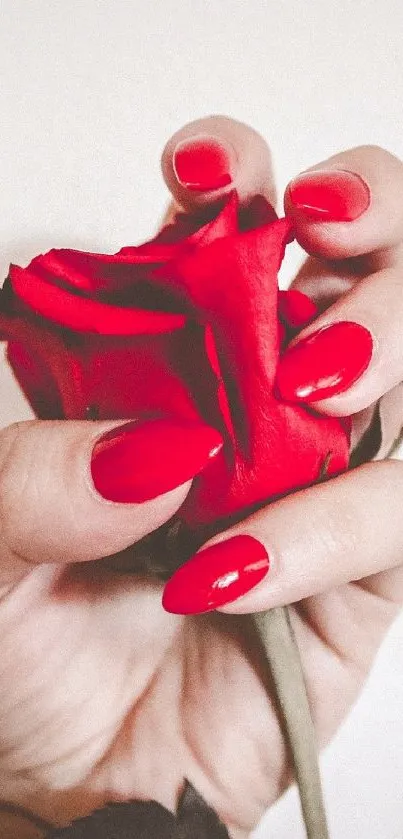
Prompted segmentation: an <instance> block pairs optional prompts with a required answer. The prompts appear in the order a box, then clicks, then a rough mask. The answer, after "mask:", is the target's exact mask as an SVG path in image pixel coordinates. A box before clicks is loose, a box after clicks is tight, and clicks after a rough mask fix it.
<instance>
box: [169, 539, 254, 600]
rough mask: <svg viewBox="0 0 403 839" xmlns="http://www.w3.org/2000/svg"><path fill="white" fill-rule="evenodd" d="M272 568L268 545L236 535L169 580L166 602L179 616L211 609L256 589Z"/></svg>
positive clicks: (211, 549) (187, 563) (211, 548)
mask: <svg viewBox="0 0 403 839" xmlns="http://www.w3.org/2000/svg"><path fill="white" fill-rule="evenodd" d="M268 570H269V557H268V555H267V551H266V548H265V547H264V546H263V545H262V544H261V542H258V540H257V539H254V538H253V536H233V537H232V538H231V539H227V540H226V541H225V542H219V543H218V544H217V545H212V546H211V547H210V548H205V549H204V550H203V551H200V552H199V553H197V554H195V556H193V557H192V559H190V560H189V562H186V563H185V565H182V567H181V568H179V570H178V571H176V573H175V574H174V575H173V577H171V579H170V580H169V581H168V582H167V584H166V586H165V589H164V594H163V598H162V605H163V607H164V609H165V610H166V611H167V612H173V613H174V614H176V615H196V614H199V613H200V612H211V611H212V610H213V609H217V608H218V607H219V606H224V605H225V604H226V603H231V602H232V601H233V600H236V599H237V598H238V597H241V596H242V595H243V594H246V592H248V591H250V589H251V588H254V586H256V585H257V584H258V583H260V581H261V580H263V578H264V577H265V576H266V574H267V572H268Z"/></svg>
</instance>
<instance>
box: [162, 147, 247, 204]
mask: <svg viewBox="0 0 403 839" xmlns="http://www.w3.org/2000/svg"><path fill="white" fill-rule="evenodd" d="M236 161H237V155H236V152H235V149H234V148H233V146H232V145H230V143H228V142H226V141H225V140H222V139H221V138H218V137H213V136H210V135H209V134H198V135H197V136H195V137H190V138H189V139H187V140H182V142H181V143H178V145H177V146H176V148H175V151H174V155H173V168H174V172H175V175H176V177H177V179H178V181H179V183H181V184H182V186H185V187H186V189H190V190H193V191H194V192H207V191H208V190H214V189H220V188H221V187H224V186H228V184H230V183H231V182H232V179H233V177H232V176H233V173H234V170H235V168H236Z"/></svg>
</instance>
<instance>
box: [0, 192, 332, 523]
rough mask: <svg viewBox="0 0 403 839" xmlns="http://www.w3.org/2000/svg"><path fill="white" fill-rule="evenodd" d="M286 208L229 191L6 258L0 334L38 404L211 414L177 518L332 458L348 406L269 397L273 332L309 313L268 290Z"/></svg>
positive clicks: (280, 342) (284, 336) (277, 492)
mask: <svg viewBox="0 0 403 839" xmlns="http://www.w3.org/2000/svg"><path fill="white" fill-rule="evenodd" d="M291 239H292V230H291V225H290V222H289V220H288V219H285V218H281V219H278V218H277V217H276V214H275V212H274V210H273V208H272V207H271V206H270V204H268V202H267V201H266V200H265V199H264V198H262V197H261V196H257V197H256V198H255V199H254V200H253V201H252V202H251V204H250V206H249V207H248V208H246V209H242V210H241V209H240V208H239V205H238V199H237V195H236V193H232V194H231V196H230V197H229V198H228V200H226V203H225V205H224V206H223V207H222V208H221V209H220V210H219V211H217V212H216V215H215V216H214V217H211V215H210V217H206V216H205V217H204V218H203V217H202V216H201V215H198V216H194V217H192V218H189V217H187V216H185V215H182V214H178V215H177V216H176V218H175V220H174V222H173V224H171V225H169V226H167V227H165V228H164V229H163V230H162V232H161V233H160V234H159V235H157V236H156V237H155V238H154V239H153V240H151V241H150V242H147V243H145V244H143V245H140V246H139V247H125V248H122V250H120V251H119V253H117V254H113V255H108V254H96V253H85V252H81V251H77V250H65V249H61V250H51V251H49V252H48V253H47V254H45V255H40V256H37V257H36V258H35V259H33V260H32V262H31V263H30V264H29V265H28V267H27V268H20V267H18V266H16V265H12V266H11V267H10V273H9V277H8V279H7V280H6V282H5V284H4V287H3V290H2V292H1V297H0V333H1V335H0V337H2V338H3V339H4V340H7V341H8V359H9V362H10V364H11V366H12V368H13V370H14V373H15V376H16V378H17V380H18V381H19V383H20V385H21V387H22V388H23V390H24V393H25V395H26V396H27V398H28V400H29V402H30V404H31V406H32V408H33V410H34V411H35V413H36V415H37V416H38V417H40V418H68V419H86V418H87V419H89V418H94V419H95V418H96V419H129V418H130V419H139V420H145V419H150V420H151V419H153V418H161V417H170V418H173V419H174V418H178V419H180V420H182V421H187V420H188V421H190V422H194V421H200V420H202V421H203V422H204V423H208V424H209V425H211V426H214V427H215V428H216V429H217V430H218V431H219V432H220V433H221V435H222V437H223V439H224V446H223V448H222V450H221V452H220V453H219V454H218V455H217V456H216V457H215V458H213V459H212V461H211V463H210V465H209V466H208V467H207V468H206V469H205V470H204V471H203V473H202V474H200V475H199V476H198V477H197V478H196V479H195V480H194V482H193V485H192V488H191V491H190V493H189V495H188V497H187V499H186V501H185V503H184V505H183V507H182V508H181V511H180V518H181V519H182V521H184V522H186V524H187V525H190V526H191V527H197V526H200V525H208V526H210V525H212V524H213V523H216V522H219V521H220V522H221V524H223V523H224V522H226V523H227V522H228V521H231V520H234V519H235V518H237V517H238V518H239V517H241V515H242V516H244V515H245V514H247V513H248V512H250V511H252V510H253V509H256V508H257V507H259V506H261V505H263V504H265V503H267V502H268V501H269V500H270V499H273V498H274V497H278V496H281V495H284V494H287V493H289V492H291V491H292V490H296V489H298V488H302V487H305V486H308V485H310V484H312V483H314V482H315V481H318V480H319V479H320V478H321V477H322V476H323V473H324V471H325V472H326V474H327V475H333V474H336V473H339V472H341V471H342V470H344V469H345V468H346V467H347V464H348V457H349V422H348V420H344V419H338V418H332V417H327V416H322V415H319V414H317V413H316V412H315V411H314V410H313V409H312V408H308V407H305V406H303V405H295V404H291V403H287V402H285V401H283V400H282V399H281V398H279V397H278V396H277V395H276V391H275V377H276V368H277V363H278V359H279V353H280V352H281V348H282V347H284V346H285V345H286V344H287V342H288V341H289V339H290V337H292V336H293V335H294V334H296V331H297V330H298V329H300V328H301V327H302V326H304V325H305V324H306V323H307V322H309V320H311V319H312V318H313V317H314V316H315V307H314V305H313V303H312V302H311V301H310V300H309V298H307V297H305V295H302V294H301V293H300V292H296V291H290V292H280V293H279V291H278V282H277V272H278V269H279V267H280V264H281V261H282V258H283V255H284V250H285V246H286V244H287V243H288V242H289V241H291Z"/></svg>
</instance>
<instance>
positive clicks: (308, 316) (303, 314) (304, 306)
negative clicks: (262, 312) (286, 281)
mask: <svg viewBox="0 0 403 839" xmlns="http://www.w3.org/2000/svg"><path fill="white" fill-rule="evenodd" d="M278 314H279V317H280V318H281V320H283V321H284V323H285V324H286V326H289V327H291V329H302V328H303V327H304V326H307V324H308V323H310V322H311V320H313V319H314V318H316V315H317V314H318V308H317V306H316V304H315V303H314V302H313V300H311V298H310V297H308V296H307V295H306V294H303V293H302V291H298V290H297V289H294V288H291V289H289V290H288V291H280V292H279V295H278Z"/></svg>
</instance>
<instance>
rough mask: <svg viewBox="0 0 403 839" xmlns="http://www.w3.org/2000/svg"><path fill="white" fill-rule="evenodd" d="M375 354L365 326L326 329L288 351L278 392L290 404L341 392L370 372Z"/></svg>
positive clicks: (341, 323)
mask: <svg viewBox="0 0 403 839" xmlns="http://www.w3.org/2000/svg"><path fill="white" fill-rule="evenodd" d="M372 351H373V340H372V336H371V333H370V332H369V331H368V329H366V328H365V326H361V325H360V324H359V323H353V322H352V321H339V322H338V323H333V324H331V325H330V326H324V327H323V328H322V329H318V330H317V332H313V333H312V334H311V335H309V336H308V337H307V338H305V339H302V340H301V341H299V342H298V344H295V345H294V346H293V347H291V348H290V349H288V350H286V352H285V353H284V355H283V356H282V358H281V359H280V362H279V366H278V370H277V381H276V387H277V391H278V392H279V394H280V396H281V397H282V398H283V399H286V400H287V401H291V402H315V401H317V400H319V399H327V398H328V397H330V396H334V395H335V394H337V393H342V392H343V391H345V390H347V389H348V388H349V387H350V386H351V385H352V384H354V382H356V381H357V379H359V378H360V376H361V375H362V374H363V373H364V371H365V370H366V369H367V367H368V365H369V363H370V361H371V357H372Z"/></svg>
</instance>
